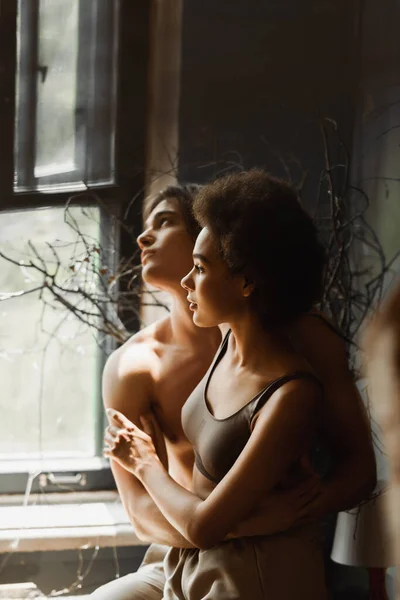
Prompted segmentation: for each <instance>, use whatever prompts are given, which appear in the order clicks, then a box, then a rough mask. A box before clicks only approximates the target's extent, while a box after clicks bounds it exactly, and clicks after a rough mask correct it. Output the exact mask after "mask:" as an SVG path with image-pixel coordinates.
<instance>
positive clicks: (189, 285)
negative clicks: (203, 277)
mask: <svg viewBox="0 0 400 600" xmlns="http://www.w3.org/2000/svg"><path fill="white" fill-rule="evenodd" d="M192 273H193V269H192V270H191V271H189V273H188V274H187V275H185V277H184V278H183V279H182V281H181V286H182V287H183V288H184V289H185V290H187V291H188V292H191V291H193V290H194V285H193V279H192Z"/></svg>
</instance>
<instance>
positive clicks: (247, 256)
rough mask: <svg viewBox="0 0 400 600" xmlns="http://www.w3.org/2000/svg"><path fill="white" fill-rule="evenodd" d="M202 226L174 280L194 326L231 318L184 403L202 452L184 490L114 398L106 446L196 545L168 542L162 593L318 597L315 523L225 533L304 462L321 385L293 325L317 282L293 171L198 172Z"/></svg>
mask: <svg viewBox="0 0 400 600" xmlns="http://www.w3.org/2000/svg"><path fill="white" fill-rule="evenodd" d="M195 214H196V217H197V218H198V220H199V221H200V223H201V225H202V226H203V230H202V231H201V233H200V235H199V237H198V238H197V241H196V245H195V249H194V253H193V259H194V267H193V269H192V271H191V272H190V273H189V274H188V275H187V276H186V277H185V278H184V280H183V282H182V285H183V286H184V288H185V289H186V290H187V292H188V301H189V302H190V308H191V310H192V311H193V321H194V323H195V324H196V325H198V326H200V327H213V326H215V325H219V324H222V323H227V324H228V333H227V334H226V336H225V338H224V340H223V343H222V345H221V347H220V350H219V352H218V353H217V355H216V358H215V360H214V362H213V363H212V365H211V367H210V369H209V371H208V373H207V374H206V376H205V377H204V379H203V380H202V382H200V384H199V385H198V386H197V388H196V389H195V390H194V392H193V393H192V394H191V396H190V397H189V399H188V401H187V403H186V404H185V406H184V409H183V412H182V422H183V427H184V430H185V432H186V435H187V436H188V438H189V439H190V441H191V442H192V443H193V446H194V448H195V455H196V464H195V467H194V472H193V484H192V492H189V491H187V490H186V489H184V488H182V487H181V486H179V485H178V484H177V483H176V482H175V481H174V480H173V479H172V478H171V477H170V476H169V475H168V473H167V471H166V470H165V468H164V467H163V465H162V463H161V462H160V461H159V459H158V457H157V452H156V449H155V447H154V444H153V442H152V436H153V435H154V428H155V424H154V422H153V421H152V420H143V423H142V424H143V428H144V430H145V432H142V431H141V430H140V429H138V428H137V427H135V426H134V425H133V424H131V423H130V422H129V421H127V420H125V419H124V417H123V416H121V415H119V414H118V413H116V412H115V411H112V412H111V416H112V417H113V418H114V420H116V422H117V423H119V426H120V427H121V428H122V429H120V430H118V429H116V428H114V427H111V428H109V431H108V434H107V436H106V441H107V443H108V444H109V449H108V450H107V451H106V452H105V454H106V456H110V457H112V458H114V460H116V461H118V462H119V463H120V464H121V465H122V466H123V467H124V468H125V469H127V470H129V471H131V472H132V473H133V474H134V475H135V476H136V477H138V478H139V479H140V481H141V482H142V484H143V485H144V487H145V488H146V490H147V491H148V493H149V494H150V496H151V497H152V498H153V500H154V502H155V503H156V504H157V506H158V508H159V509H160V511H161V512H162V513H163V515H164V516H165V517H166V519H167V520H168V521H169V522H170V523H171V525H173V526H174V527H175V528H176V529H177V530H178V531H179V532H180V533H181V535H183V536H184V537H185V538H186V539H187V540H188V541H189V542H190V543H191V544H192V545H193V546H196V548H193V549H192V548H186V549H179V548H172V549H171V550H170V551H169V553H168V555H167V557H166V560H165V564H164V567H165V572H166V577H167V582H166V586H165V589H164V597H165V598H171V599H176V598H182V599H184V598H185V599H190V600H197V599H200V598H210V599H214V598H218V599H224V598H247V597H248V598H254V599H256V598H260V599H261V598H272V599H276V600H278V599H279V600H289V599H290V600H291V599H294V598H296V599H297V598H307V599H308V600H312V599H315V600H317V599H318V600H323V598H325V597H326V591H325V586H324V576H323V566H322V556H321V551H320V547H319V542H318V539H317V535H316V531H315V529H314V527H313V526H307V525H304V526H299V527H296V528H294V529H293V530H290V531H288V532H285V533H282V534H279V535H273V536H262V535H260V536H256V534H257V531H254V534H255V536H254V537H246V538H242V539H232V540H231V541H224V540H225V538H226V536H227V535H229V533H230V532H234V530H235V528H236V527H239V526H240V523H241V522H242V521H243V520H245V519H246V518H248V515H249V514H250V513H252V511H253V510H254V508H255V507H257V506H260V504H261V501H262V499H263V498H264V497H265V495H266V494H267V493H268V492H269V491H271V490H273V489H274V488H277V487H285V486H290V485H293V483H294V482H297V481H301V480H302V479H304V478H305V476H306V471H307V467H305V465H307V464H308V461H309V453H310V448H311V445H312V442H313V438H314V434H315V431H316V429H317V422H318V414H319V410H320V406H321V402H322V390H321V385H320V383H319V381H318V380H317V378H316V377H315V376H314V375H313V373H312V372H311V370H310V367H309V365H308V364H307V363H306V362H305V360H304V359H303V358H302V357H301V356H300V355H298V354H297V353H296V352H295V350H294V349H293V347H292V345H291V343H290V340H289V336H288V335H287V331H288V330H289V329H290V328H291V327H292V326H293V324H294V323H295V322H296V320H298V319H299V318H300V317H301V316H302V315H304V314H305V313H307V312H308V311H310V309H311V308H312V306H313V304H314V303H315V302H316V301H317V300H318V296H319V293H320V289H321V279H322V269H323V251H322V248H321V246H320V244H319V243H318V241H317V236H316V231H315V228H314V226H313V224H312V221H311V219H310V218H309V216H308V215H307V214H306V213H305V212H304V211H303V209H302V208H301V207H300V204H299V203H298V200H297V197H296V194H295V192H294V191H293V190H292V188H290V187H289V186H288V185H287V184H285V183H283V182H281V181H279V180H276V179H274V178H272V177H270V176H268V175H267V174H265V173H263V172H262V171H259V170H254V171H251V172H248V173H242V174H237V175H230V176H228V177H225V178H223V179H220V180H219V181H217V182H215V183H214V184H211V185H209V186H206V187H205V188H204V189H203V190H202V191H201V192H200V193H199V195H198V197H197V199H196V201H195Z"/></svg>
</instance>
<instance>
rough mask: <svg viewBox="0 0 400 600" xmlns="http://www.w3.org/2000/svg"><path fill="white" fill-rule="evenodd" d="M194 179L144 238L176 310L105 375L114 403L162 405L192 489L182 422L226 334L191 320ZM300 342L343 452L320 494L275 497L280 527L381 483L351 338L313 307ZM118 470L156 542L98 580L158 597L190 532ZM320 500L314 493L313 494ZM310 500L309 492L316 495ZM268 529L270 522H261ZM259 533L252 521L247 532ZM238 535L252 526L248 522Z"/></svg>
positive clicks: (336, 447) (275, 525)
mask: <svg viewBox="0 0 400 600" xmlns="http://www.w3.org/2000/svg"><path fill="white" fill-rule="evenodd" d="M195 193H196V187H195V186H183V187H181V186H172V187H169V188H167V189H166V190H164V191H163V192H161V193H160V194H158V195H157V196H156V197H155V198H154V199H153V200H152V201H151V202H150V203H149V204H148V207H147V210H146V214H145V230H144V232H143V233H142V234H141V235H140V236H139V238H138V244H139V247H140V249H141V251H142V255H141V259H142V265H143V272H142V274H143V279H144V281H146V282H147V283H149V284H151V285H153V286H155V287H157V288H158V289H161V290H164V291H166V292H168V293H169V294H170V295H171V299H172V304H171V312H170V313H169V315H168V316H166V317H165V318H163V319H161V320H159V321H157V322H156V323H154V324H153V325H151V326H150V327H147V328H146V329H144V330H142V331H140V332H138V333H137V334H135V335H134V336H133V337H132V338H131V339H130V340H128V342H126V343H125V344H124V345H123V346H122V347H121V348H119V349H118V350H116V351H115V352H114V353H113V354H112V355H111V357H110V358H109V360H108V362H107V364H106V367H105V370H104V377H103V396H104V403H105V407H106V408H114V409H116V410H119V411H120V412H122V413H123V414H124V415H126V417H127V418H128V419H130V420H131V421H133V422H134V423H135V424H137V425H139V426H140V420H139V419H140V415H142V414H144V413H147V412H149V411H150V410H151V411H153V413H154V414H155V416H156V418H157V420H158V423H159V425H160V428H161V430H162V432H163V434H164V439H163V440H162V439H161V440H158V441H157V443H156V445H157V447H158V448H159V454H160V455H161V454H162V458H163V460H165V461H168V467H169V472H170V474H171V475H172V477H174V478H175V479H176V481H177V482H178V483H180V484H181V485H183V486H185V487H187V488H188V489H190V486H191V476H192V467H193V452H192V448H191V447H190V444H189V442H188V440H187V439H186V438H185V436H184V434H183V431H182V427H181V409H182V406H183V404H184V402H185V401H186V399H187V398H188V396H189V395H190V393H191V392H192V390H193V389H194V388H195V386H196V385H197V384H198V382H199V381H200V380H201V378H202V377H203V376H204V374H205V373H206V371H207V370H208V367H209V365H210V364H211V361H212V359H213V357H214V355H215V352H216V350H217V348H218V346H219V344H220V341H221V333H220V331H219V330H218V329H200V328H197V327H196V326H195V325H194V324H193V321H192V313H191V312H190V311H189V307H188V303H187V299H186V293H185V291H184V290H183V288H182V287H181V285H180V282H181V279H182V278H183V277H184V275H186V274H187V273H188V272H189V271H190V270H191V268H192V265H193V261H192V251H193V246H194V240H195V238H196V236H197V233H198V231H199V230H198V226H197V224H196V222H195V221H194V218H193V216H192V213H191V203H192V200H193V197H194V194H195ZM290 336H291V339H292V342H293V343H294V345H295V346H296V348H297V350H298V351H299V352H301V353H302V354H303V355H304V356H305V357H306V358H307V360H308V361H309V362H310V364H311V366H312V367H313V369H314V371H315V372H316V374H317V376H318V377H319V378H320V379H321V381H322V382H323V384H324V388H325V396H324V402H325V405H324V410H323V423H322V425H321V427H322V433H323V435H324V436H325V437H326V440H327V442H328V443H329V446H330V448H331V450H332V452H333V454H334V455H335V458H336V469H335V472H334V474H333V476H332V478H331V479H330V480H329V481H327V482H325V483H324V484H323V485H322V486H321V489H320V490H319V493H318V494H317V495H316V497H314V496H315V493H314V492H315V486H313V485H312V484H311V485H307V484H306V485H305V486H304V485H303V486H302V487H301V488H298V489H297V490H292V491H289V492H286V493H283V492H276V494H275V495H272V496H271V498H266V500H265V501H266V503H270V504H269V505H270V507H271V510H270V511H265V510H264V513H267V514H270V515H271V520H270V522H265V523H264V524H263V529H262V531H263V532H265V533H274V532H277V531H281V530H285V529H287V528H289V527H291V526H292V525H293V524H294V523H296V522H298V521H299V520H300V519H304V517H305V515H306V514H307V515H308V518H312V519H317V518H319V517H320V516H322V515H324V514H326V513H328V512H331V511H338V510H342V509H345V508H350V507H352V506H354V505H355V504H357V503H358V502H360V501H361V500H363V499H364V498H365V496H366V495H368V494H369V493H370V492H371V490H372V488H373V487H374V484H375V459H374V453H373V448H372V442H371V437H370V432H369V424H368V422H367V419H366V415H365V413H364V410H363V407H362V404H361V401H360V398H359V396H358V394H357V391H356V388H355V386H354V384H353V381H352V378H351V374H350V372H349V370H348V366H347V359H346V353H345V348H344V345H343V342H342V340H341V339H340V338H339V336H337V335H336V334H335V333H334V332H333V331H332V330H331V329H330V328H329V327H327V326H326V324H325V323H324V322H323V321H322V320H321V319H317V318H313V317H311V316H310V317H304V318H303V319H302V320H301V321H300V322H299V323H298V324H296V326H295V327H293V329H292V331H291V332H290ZM112 470H113V473H114V476H115V480H116V483H117V487H118V490H119V493H120V496H121V499H122V502H123V504H124V507H125V510H126V512H127V514H128V516H129V518H130V520H131V522H132V525H133V527H134V528H135V531H136V533H137V535H138V536H139V537H140V538H141V539H142V540H143V541H146V542H149V543H152V546H150V549H149V551H148V552H147V555H146V557H145V560H144V564H143V565H142V566H141V567H140V569H139V570H138V571H137V572H136V573H133V574H131V575H128V576H126V577H123V578H121V579H119V580H116V581H113V582H111V583H109V584H107V585H106V586H103V587H102V588H100V589H99V590H97V591H96V592H95V593H94V594H93V597H94V598H95V599H97V600H103V599H106V598H109V599H112V600H136V599H139V600H141V599H150V600H152V599H153V598H154V599H158V600H161V598H162V596H163V587H164V574H163V567H162V561H163V558H164V556H165V554H166V552H167V550H168V547H169V546H178V547H186V546H187V545H188V542H187V540H185V539H184V538H183V537H182V536H181V535H180V534H179V533H178V532H177V531H176V530H175V529H174V528H173V527H172V526H171V525H170V524H169V523H168V522H167V521H166V520H165V518H164V517H163V515H162V514H161V513H160V512H159V510H158V508H157V507H156V506H155V504H154V503H153V501H152V500H151V498H150V497H149V495H148V494H147V492H146V491H145V489H144V488H143V487H142V485H141V484H140V483H139V481H138V480H137V479H136V478H135V477H134V476H133V475H132V474H130V473H128V472H127V471H125V470H124V469H123V468H122V467H121V466H120V465H118V464H117V463H116V462H115V461H112ZM310 500H311V501H310ZM309 501H310V502H309ZM260 531H261V530H260ZM251 533H254V532H252V530H251V528H249V530H248V531H247V534H248V535H249V534H251ZM235 535H237V536H239V535H242V536H244V535H246V523H244V524H243V526H242V527H241V531H240V532H235Z"/></svg>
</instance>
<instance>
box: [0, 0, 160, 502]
mask: <svg viewBox="0 0 400 600" xmlns="http://www.w3.org/2000/svg"><path fill="white" fill-rule="evenodd" d="M115 1H119V6H120V8H119V23H118V38H119V40H118V58H117V103H116V122H115V150H114V152H115V154H114V164H115V177H114V181H115V183H114V184H112V185H106V186H104V187H101V186H96V187H95V191H96V195H97V196H98V197H99V198H100V199H101V201H102V202H103V203H104V205H105V206H109V207H110V211H111V212H113V213H116V214H117V213H119V214H126V215H127V217H126V223H127V224H128V225H129V226H130V227H132V228H133V231H134V232H136V233H139V232H140V228H141V203H140V202H135V203H134V204H133V205H132V203H131V199H132V198H133V197H135V198H136V197H138V198H140V197H141V196H142V191H143V189H144V165H145V138H146V122H147V114H146V108H147V87H148V82H147V77H148V63H149V33H150V9H151V5H150V2H133V1H132V0H115ZM17 4H18V1H17V0H7V1H6V2H2V3H1V12H0V132H1V144H0V211H15V210H18V211H19V210H21V211H23V210H24V209H34V208H40V207H56V206H62V205H65V203H66V202H67V200H68V199H69V198H70V197H71V195H72V194H75V193H77V194H81V202H82V205H88V204H91V203H92V202H93V200H92V199H91V198H90V192H88V193H87V194H86V193H84V192H71V191H70V192H60V193H56V192H54V191H51V190H50V191H46V192H43V191H42V192H33V193H32V192H18V193H15V192H14V190H13V186H14V117H15V81H16V77H15V76H16V67H17V64H16V53H17V44H16V31H17ZM28 143H29V140H28ZM95 158H96V157H94V160H95ZM128 207H130V208H129V209H128ZM105 218H107V217H105ZM118 237H119V240H118V244H119V250H120V255H121V256H122V257H123V256H127V257H130V256H132V250H133V242H132V236H131V235H128V234H127V233H126V231H125V229H123V228H120V229H119V232H118ZM121 317H122V318H123V315H121ZM130 325H132V323H130ZM136 325H137V327H138V325H139V324H138V323H137V324H136ZM99 379H100V373H99ZM100 412H103V411H102V405H101V399H100V398H99V413H100ZM96 446H97V451H98V453H99V454H100V451H101V447H102V439H100V435H98V439H97V440H96ZM49 463H50V461H49ZM53 463H54V464H51V465H50V467H51V468H49V469H48V470H44V471H43V473H44V474H45V475H48V474H50V478H49V477H47V483H46V486H45V487H44V488H43V487H42V486H43V481H44V478H43V477H42V478H41V481H40V477H35V478H34V479H33V480H32V488H31V490H32V492H36V491H40V490H42V491H45V492H46V493H47V492H60V491H61V490H62V489H63V484H62V483H60V482H62V481H68V482H70V483H68V484H67V485H66V486H65V489H68V491H72V490H76V491H88V490H101V489H112V488H114V487H115V482H114V479H113V477H112V474H111V469H110V467H109V464H108V461H105V459H101V458H100V456H99V457H98V459H93V460H92V461H91V460H87V461H86V460H84V459H81V460H77V461H76V465H75V464H74V465H72V466H71V468H68V469H67V470H65V468H62V466H61V465H60V466H57V461H53ZM33 464H34V461H33V463H32V466H33ZM11 465H12V461H7V469H4V468H3V469H2V467H1V464H0V493H3V494H4V493H23V492H25V490H26V487H27V485H28V483H29V477H30V473H32V471H34V466H33V468H30V467H29V468H28V467H22V468H20V467H19V468H15V470H13V471H11V470H10V466H11ZM81 466H82V467H85V468H81ZM51 474H53V475H54V477H55V478H56V480H57V479H58V481H59V482H58V483H57V482H56V483H51V481H52V480H53V477H52V476H51ZM79 475H82V476H83V478H82V477H81V478H80V481H78V480H79ZM65 477H66V478H67V479H66V480H65V479H63V478H65ZM75 480H76V482H75ZM85 480H86V483H85V485H82V481H85ZM71 482H72V483H71ZM60 485H61V488H60Z"/></svg>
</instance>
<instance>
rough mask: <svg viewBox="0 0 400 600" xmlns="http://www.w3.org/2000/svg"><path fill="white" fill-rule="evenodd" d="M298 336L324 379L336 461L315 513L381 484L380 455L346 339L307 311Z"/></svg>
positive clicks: (349, 502) (325, 421) (325, 415)
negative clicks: (351, 367) (377, 456)
mask: <svg viewBox="0 0 400 600" xmlns="http://www.w3.org/2000/svg"><path fill="white" fill-rule="evenodd" d="M293 342H294V344H295V346H296V348H297V349H298V350H299V351H300V352H301V353H302V354H303V356H304V357H305V358H306V360H307V361H308V362H309V363H310V365H311V366H312V368H313V369H314V371H315V373H316V375H317V376H318V377H319V378H320V379H321V381H322V383H323V385H324V410H323V411H322V431H321V433H322V435H323V436H324V439H325V440H326V441H327V443H328V445H329V447H330V448H331V450H332V452H333V454H334V458H335V463H336V466H335V468H334V471H333V472H332V474H331V475H330V477H329V479H328V480H326V481H324V482H323V485H322V488H321V493H320V494H319V495H318V496H317V498H316V499H315V501H314V502H311V503H310V505H309V514H310V517H311V518H319V517H320V516H322V515H324V514H327V513H328V512H331V511H332V512H338V511H341V510H346V509H349V508H352V507H354V506H355V505H357V504H359V503H360V502H362V501H363V500H365V498H366V497H368V495H369V494H370V493H371V492H372V490H373V489H374V487H375V485H376V461H375V454H374V449H373V442H372V437H371V428H370V423H369V420H368V416H367V412H366V409H365V407H364V405H363V402H362V400H361V397H360V394H359V393H358V390H357V387H356V385H355V383H354V381H353V378H352V375H351V372H350V370H349V368H348V362H347V355H346V348H345V344H344V342H343V340H342V339H341V338H340V337H339V335H337V334H336V333H335V332H334V331H332V330H331V329H330V328H329V326H328V325H327V324H326V323H324V322H323V321H322V319H319V318H315V317H309V316H308V317H304V318H303V319H302V321H301V322H300V323H299V325H298V326H297V328H296V330H295V332H294V336H293Z"/></svg>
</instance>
